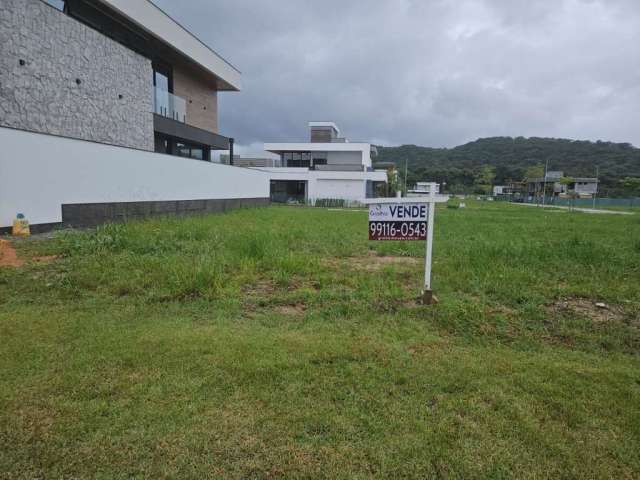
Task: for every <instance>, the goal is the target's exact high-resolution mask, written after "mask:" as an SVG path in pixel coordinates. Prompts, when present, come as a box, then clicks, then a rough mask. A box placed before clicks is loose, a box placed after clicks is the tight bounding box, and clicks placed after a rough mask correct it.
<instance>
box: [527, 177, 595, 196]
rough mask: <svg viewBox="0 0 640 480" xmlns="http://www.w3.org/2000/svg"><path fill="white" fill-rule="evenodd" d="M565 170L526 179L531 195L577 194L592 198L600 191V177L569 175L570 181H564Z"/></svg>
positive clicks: (529, 194)
mask: <svg viewBox="0 0 640 480" xmlns="http://www.w3.org/2000/svg"><path fill="white" fill-rule="evenodd" d="M563 178H566V177H564V172H562V171H549V172H547V174H546V175H545V176H544V177H539V178H527V179H525V183H526V187H527V195H528V196H529V197H537V196H542V195H543V192H544V194H545V195H546V196H551V197H563V196H566V195H576V196H579V197H584V198H591V197H593V195H595V194H596V193H598V179H597V178H591V177H569V178H570V182H568V183H565V182H563Z"/></svg>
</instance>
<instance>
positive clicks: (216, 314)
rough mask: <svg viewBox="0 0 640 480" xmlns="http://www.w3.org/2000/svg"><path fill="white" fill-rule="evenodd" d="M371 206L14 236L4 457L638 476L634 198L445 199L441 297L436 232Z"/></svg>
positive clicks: (1, 412)
mask: <svg viewBox="0 0 640 480" xmlns="http://www.w3.org/2000/svg"><path fill="white" fill-rule="evenodd" d="M366 222H367V220H366V214H365V213H364V212H354V211H330V210H322V209H306V208H294V207H271V208H267V209H257V210H243V211H237V212H234V213H230V214H225V215H219V216H208V217H201V218H189V219H163V220H153V221H147V222H143V223H133V224H128V225H116V226H107V227H104V228H100V229H98V230H97V231H91V232H71V233H62V234H59V235H58V236H57V237H56V238H55V239H53V240H44V241H25V242H19V243H17V244H16V248H17V250H18V254H19V255H20V256H21V257H22V258H23V259H26V260H27V263H26V264H25V266H23V267H20V268H0V340H1V341H0V477H3V478H63V477H64V478H143V477H149V478H164V477H166V478H198V479H201V478H267V477H284V478H296V477H297V478H299V477H307V478H308V477H324V478H369V477H377V478H399V477H405V478H430V477H433V478H513V477H516V478H638V477H640V356H639V353H640V215H632V216H614V215H611V216H608V215H588V214H581V213H570V212H567V211H554V210H545V211H542V210H541V209H535V208H524V207H520V206H513V205H498V204H493V205H492V204H482V205H479V204H476V205H471V206H470V207H469V208H466V209H462V210H451V209H445V208H443V209H438V213H437V218H436V235H435V246H434V260H435V265H434V272H433V274H434V289H435V290H436V293H437V295H438V297H439V299H440V304H439V305H437V306H434V307H424V306H421V305H418V304H416V302H415V297H416V296H417V294H418V293H419V290H420V282H421V278H422V255H423V248H424V244H422V243H390V242H377V243H374V242H368V240H367V227H366ZM42 255H57V256H58V258H57V259H55V260H53V261H50V260H51V259H47V261H38V260H37V258H36V257H38V256H42ZM595 302H604V303H605V304H606V305H607V308H606V309H601V308H598V307H596V306H595V305H594V303H595Z"/></svg>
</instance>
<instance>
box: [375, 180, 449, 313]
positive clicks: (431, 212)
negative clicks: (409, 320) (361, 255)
mask: <svg viewBox="0 0 640 480" xmlns="http://www.w3.org/2000/svg"><path fill="white" fill-rule="evenodd" d="M435 191H436V184H435V183H430V184H429V196H425V197H409V198H407V197H404V198H376V199H367V200H365V202H364V203H366V204H368V205H369V240H425V244H426V246H425V256H424V286H423V290H422V303H424V304H426V305H431V304H433V303H436V299H435V297H434V296H433V290H432V288H431V264H432V254H433V222H434V217H435V213H436V203H442V202H446V201H447V200H449V197H448V196H446V195H436V193H435Z"/></svg>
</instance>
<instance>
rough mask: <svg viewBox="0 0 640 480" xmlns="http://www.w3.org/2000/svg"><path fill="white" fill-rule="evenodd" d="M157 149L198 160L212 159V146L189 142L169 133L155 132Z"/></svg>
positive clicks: (160, 151) (159, 151)
mask: <svg viewBox="0 0 640 480" xmlns="http://www.w3.org/2000/svg"><path fill="white" fill-rule="evenodd" d="M155 151H156V152H157V153H167V154H169V155H176V156H178V157H184V158H194V159H196V160H206V161H210V160H211V148H210V147H208V146H206V145H199V144H196V143H189V142H186V141H183V140H179V139H177V138H174V137H170V136H168V135H163V134H160V133H156V134H155Z"/></svg>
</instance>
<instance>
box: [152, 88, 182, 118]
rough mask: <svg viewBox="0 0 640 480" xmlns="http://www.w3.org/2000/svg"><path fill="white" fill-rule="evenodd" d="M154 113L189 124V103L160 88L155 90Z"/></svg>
mask: <svg viewBox="0 0 640 480" xmlns="http://www.w3.org/2000/svg"><path fill="white" fill-rule="evenodd" d="M153 111H154V113H155V114H157V115H161V116H163V117H167V118H170V119H172V120H175V121H177V122H181V123H186V122H187V101H186V100H185V99H184V98H182V97H179V96H177V95H174V94H173V93H169V92H167V91H166V90H163V89H161V88H158V87H155V88H154V89H153Z"/></svg>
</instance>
